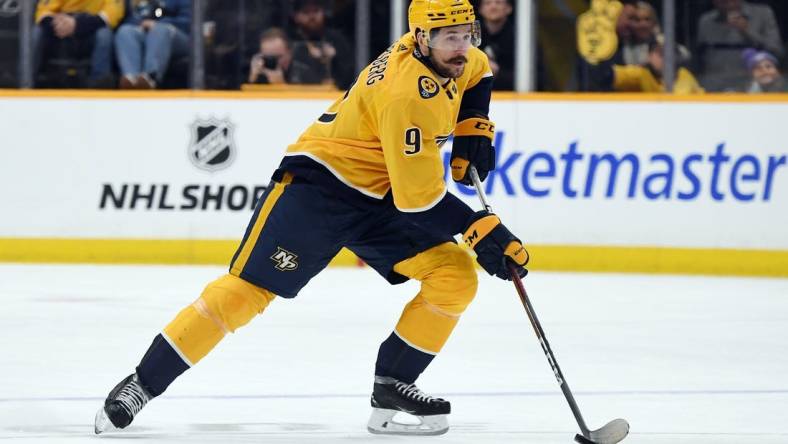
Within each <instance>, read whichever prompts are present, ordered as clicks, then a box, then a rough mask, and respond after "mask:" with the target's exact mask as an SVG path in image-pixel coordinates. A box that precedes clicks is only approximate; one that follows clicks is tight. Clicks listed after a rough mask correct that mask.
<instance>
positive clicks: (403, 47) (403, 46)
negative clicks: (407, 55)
mask: <svg viewBox="0 0 788 444" xmlns="http://www.w3.org/2000/svg"><path fill="white" fill-rule="evenodd" d="M407 50H408V47H407V46H405V45H403V44H402V43H400V44H399V47H397V51H399V52H402V51H407Z"/></svg>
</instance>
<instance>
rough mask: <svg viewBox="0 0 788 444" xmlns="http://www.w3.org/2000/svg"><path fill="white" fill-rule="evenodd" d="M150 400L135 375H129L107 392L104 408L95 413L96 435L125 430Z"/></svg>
mask: <svg viewBox="0 0 788 444" xmlns="http://www.w3.org/2000/svg"><path fill="white" fill-rule="evenodd" d="M150 400H151V396H150V395H149V394H148V393H147V392H146V391H145V389H144V388H143V387H142V385H141V384H140V380H139V378H138V377H137V374H136V373H132V374H130V375H129V376H127V377H126V378H125V379H123V380H122V381H120V382H119V383H118V385H116V386H115V388H113V389H112V391H111V392H109V396H107V400H106V401H104V407H102V408H100V409H99V411H98V412H97V413H96V423H95V429H94V430H95V432H96V435H98V434H100V433H103V432H106V431H114V430H118V429H122V428H125V427H126V426H128V425H129V424H131V421H133V420H134V416H136V415H137V413H139V411H140V410H142V408H143V407H145V404H147V403H148V401H150Z"/></svg>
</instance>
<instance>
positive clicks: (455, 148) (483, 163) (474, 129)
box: [451, 117, 495, 185]
mask: <svg viewBox="0 0 788 444" xmlns="http://www.w3.org/2000/svg"><path fill="white" fill-rule="evenodd" d="M494 136H495V125H494V124H493V123H492V122H490V121H489V120H487V119H485V118H483V117H471V118H469V119H465V120H463V121H462V122H459V123H458V124H457V127H456V128H455V129H454V144H453V145H452V149H451V178H452V179H454V181H455V182H459V183H462V184H465V185H472V184H473V182H472V181H471V176H470V173H469V168H468V167H469V166H470V165H473V166H475V167H476V171H478V172H479V179H481V180H484V179H486V178H487V174H488V173H489V172H490V171H491V170H492V169H494V168H495V147H493V145H492V142H493V137H494Z"/></svg>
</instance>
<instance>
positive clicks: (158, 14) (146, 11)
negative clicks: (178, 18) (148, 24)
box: [134, 0, 167, 20]
mask: <svg viewBox="0 0 788 444" xmlns="http://www.w3.org/2000/svg"><path fill="white" fill-rule="evenodd" d="M134 11H135V13H136V14H137V15H138V16H140V17H142V18H143V19H153V20H156V19H160V18H162V17H164V16H165V15H166V11H167V8H166V5H165V4H164V2H163V1H158V0H140V1H139V2H138V3H136V5H135V6H134Z"/></svg>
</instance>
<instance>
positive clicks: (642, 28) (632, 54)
mask: <svg viewBox="0 0 788 444" xmlns="http://www.w3.org/2000/svg"><path fill="white" fill-rule="evenodd" d="M632 6H633V9H634V15H633V16H632V18H631V19H630V22H629V23H630V37H629V38H628V39H626V40H625V41H624V42H622V43H621V57H622V60H621V61H622V62H623V64H625V65H645V64H646V63H647V62H648V53H649V44H650V42H651V41H653V40H654V39H655V38H656V36H657V35H658V34H660V32H661V31H660V27H659V18H658V17H657V11H656V10H655V9H654V6H652V5H651V3H649V2H647V1H642V0H641V1H637V2H635V3H634V4H633V5H632ZM624 12H626V9H624V10H622V15H623V14H624Z"/></svg>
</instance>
